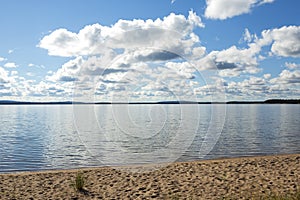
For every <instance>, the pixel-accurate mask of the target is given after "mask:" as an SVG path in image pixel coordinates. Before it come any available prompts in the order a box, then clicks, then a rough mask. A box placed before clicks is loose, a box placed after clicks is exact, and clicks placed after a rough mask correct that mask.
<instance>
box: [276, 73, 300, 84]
mask: <svg viewBox="0 0 300 200" xmlns="http://www.w3.org/2000/svg"><path fill="white" fill-rule="evenodd" d="M271 82H272V83H281V84H282V83H284V84H299V83H300V70H295V71H289V70H283V71H282V72H281V73H280V74H279V77H277V78H274V79H271Z"/></svg>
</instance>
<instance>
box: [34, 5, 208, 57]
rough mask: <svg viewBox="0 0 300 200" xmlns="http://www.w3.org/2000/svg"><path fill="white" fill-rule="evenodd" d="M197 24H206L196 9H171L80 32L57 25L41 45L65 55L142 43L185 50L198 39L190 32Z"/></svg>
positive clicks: (82, 53) (130, 46) (173, 49)
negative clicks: (161, 15) (185, 13)
mask: <svg viewBox="0 0 300 200" xmlns="http://www.w3.org/2000/svg"><path fill="white" fill-rule="evenodd" d="M197 26H198V27H203V26H204V25H203V23H202V21H201V19H200V17H199V16H197V15H196V13H194V12H193V11H190V12H189V15H188V17H187V18H186V17H185V16H183V15H176V14H174V13H171V14H170V15H169V16H167V17H164V18H163V19H159V18H158V19H156V20H151V19H148V20H137V19H136V20H132V21H130V20H122V19H121V20H119V21H118V22H116V23H115V24H114V25H112V26H110V27H108V26H102V25H100V24H93V25H89V26H86V27H84V28H83V29H81V30H80V31H79V33H73V32H70V31H68V30H66V29H57V30H55V31H53V32H52V33H51V34H49V35H47V36H45V37H44V38H42V40H41V41H40V43H39V45H38V46H39V47H40V48H44V49H46V50H48V53H49V55H56V56H64V57H72V56H81V55H97V54H102V53H104V52H105V51H107V49H129V48H143V47H155V48H160V49H164V50H169V51H172V52H178V51H179V52H182V51H183V52H185V51H186V49H188V50H189V48H191V46H192V45H193V44H194V43H195V42H198V41H195V39H197V38H195V35H193V34H192V35H191V33H192V31H193V29H194V28H195V27H197ZM182 48H183V50H182ZM188 50H187V51H188Z"/></svg>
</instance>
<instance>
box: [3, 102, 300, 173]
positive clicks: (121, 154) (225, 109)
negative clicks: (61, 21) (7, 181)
mask: <svg viewBox="0 0 300 200" xmlns="http://www.w3.org/2000/svg"><path fill="white" fill-rule="evenodd" d="M0 113H1V114H0V172H2V173H3V172H4V173H5V172H13V171H28V170H29V171H34V170H44V169H70V168H79V167H90V166H102V165H106V166H107V165H131V164H141V163H165V162H174V161H190V160H199V159H213V158H221V157H222V158H223V157H238V156H254V155H273V154H287V153H300V125H299V124H300V105H284V104H282V105H280V104H278V105H75V106H73V105H1V106H0Z"/></svg>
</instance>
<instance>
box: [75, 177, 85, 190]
mask: <svg viewBox="0 0 300 200" xmlns="http://www.w3.org/2000/svg"><path fill="white" fill-rule="evenodd" d="M84 184H85V180H84V177H83V174H82V173H77V175H76V178H75V183H74V185H73V186H74V188H75V190H76V191H78V192H82V191H84V189H83V187H84Z"/></svg>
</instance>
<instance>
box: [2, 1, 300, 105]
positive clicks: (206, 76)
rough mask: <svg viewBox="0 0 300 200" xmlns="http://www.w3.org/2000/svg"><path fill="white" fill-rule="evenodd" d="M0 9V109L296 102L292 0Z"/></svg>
mask: <svg viewBox="0 0 300 200" xmlns="http://www.w3.org/2000/svg"><path fill="white" fill-rule="evenodd" d="M0 4H1V12H0V26H1V32H0V100H18V101H97V102H98V101H105V102H112V101H114V102H118V101H122V102H127V101H164V100H181V101H231V100H240V101H248V100H265V99H271V98H280V99H296V98H300V25H299V22H300V15H299V11H298V9H299V7H300V1H298V0H171V1H169V0H151V1H150V0H128V1H127V0H126V1H125V0H122V1H121V0H110V1H104V0H85V1H83V0H76V1H74V0H63V1H59V0H51V1H50V0H46V1H39V0H24V1H19V0H2V1H0Z"/></svg>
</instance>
